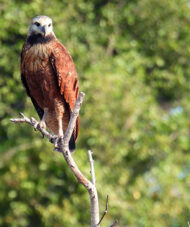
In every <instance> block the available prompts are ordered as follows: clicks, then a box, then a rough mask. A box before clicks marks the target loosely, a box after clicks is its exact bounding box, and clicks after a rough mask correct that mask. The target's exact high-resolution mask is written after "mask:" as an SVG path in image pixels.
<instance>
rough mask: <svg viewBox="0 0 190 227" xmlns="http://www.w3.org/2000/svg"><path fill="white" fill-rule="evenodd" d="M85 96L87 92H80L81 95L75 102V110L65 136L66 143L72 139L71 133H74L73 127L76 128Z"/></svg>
mask: <svg viewBox="0 0 190 227" xmlns="http://www.w3.org/2000/svg"><path fill="white" fill-rule="evenodd" d="M84 96H85V93H83V92H80V93H79V97H78V99H77V101H76V103H75V106H74V110H73V112H72V114H71V118H70V121H69V125H68V127H67V130H66V132H65V136H64V142H65V143H69V140H70V138H71V135H72V133H73V129H74V127H75V124H76V120H77V117H78V115H79V111H80V107H81V104H82V102H83V100H84Z"/></svg>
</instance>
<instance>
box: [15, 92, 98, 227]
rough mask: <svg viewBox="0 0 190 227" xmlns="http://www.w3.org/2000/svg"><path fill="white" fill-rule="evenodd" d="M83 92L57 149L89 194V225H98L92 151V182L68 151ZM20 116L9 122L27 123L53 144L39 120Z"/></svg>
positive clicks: (53, 139) (93, 226)
mask: <svg viewBox="0 0 190 227" xmlns="http://www.w3.org/2000/svg"><path fill="white" fill-rule="evenodd" d="M84 96H85V94H84V93H83V92H80V94H79V97H78V99H77V101H76V104H75V107H74V110H73V112H72V115H71V119H70V122H69V125H68V127H67V130H66V132H65V135H64V137H63V138H59V141H58V149H59V151H60V152H61V153H62V154H63V156H64V158H65V161H66V163H67V165H68V167H69V168H70V169H71V171H72V172H73V174H74V175H75V177H76V178H77V180H78V182H79V183H81V184H83V185H84V187H85V188H86V189H87V191H88V193H89V195H90V201H91V227H99V226H100V225H99V205H98V195H97V190H96V186H95V174H94V165H93V159H92V153H91V152H89V160H90V167H91V174H92V182H91V181H89V180H88V179H87V178H86V177H85V176H84V175H83V173H82V172H81V171H80V170H79V168H78V166H77V164H76V163H75V161H74V159H73V157H72V155H71V153H70V151H69V140H70V138H71V135H72V132H73V129H74V126H75V124H76V119H77V117H78V115H79V111H80V107H81V104H82V102H83V100H84ZM20 114H21V116H22V118H14V119H11V122H13V123H28V124H30V125H31V126H33V127H34V129H36V130H37V131H39V132H41V134H42V135H43V136H44V137H46V138H48V139H49V141H50V142H51V143H53V144H54V145H55V143H56V141H57V140H56V139H57V137H55V136H54V135H52V134H50V133H49V132H48V131H47V130H46V129H43V128H41V127H40V125H39V122H38V121H37V120H36V119H34V118H28V117H26V116H25V115H24V114H23V113H20Z"/></svg>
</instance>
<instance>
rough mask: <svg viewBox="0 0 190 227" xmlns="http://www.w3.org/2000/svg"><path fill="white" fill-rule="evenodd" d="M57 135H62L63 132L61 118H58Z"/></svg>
mask: <svg viewBox="0 0 190 227" xmlns="http://www.w3.org/2000/svg"><path fill="white" fill-rule="evenodd" d="M58 136H59V137H63V136H64V134H63V120H62V119H59V120H58Z"/></svg>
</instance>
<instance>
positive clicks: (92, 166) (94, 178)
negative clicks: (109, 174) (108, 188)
mask: <svg viewBox="0 0 190 227" xmlns="http://www.w3.org/2000/svg"><path fill="white" fill-rule="evenodd" d="M88 158H89V161H90V172H91V177H92V183H93V184H94V185H95V184H96V177H95V172H94V160H93V158H92V151H91V150H88Z"/></svg>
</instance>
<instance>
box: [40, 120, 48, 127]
mask: <svg viewBox="0 0 190 227" xmlns="http://www.w3.org/2000/svg"><path fill="white" fill-rule="evenodd" d="M39 127H40V128H41V129H46V123H45V121H43V120H42V121H40V122H39Z"/></svg>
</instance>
